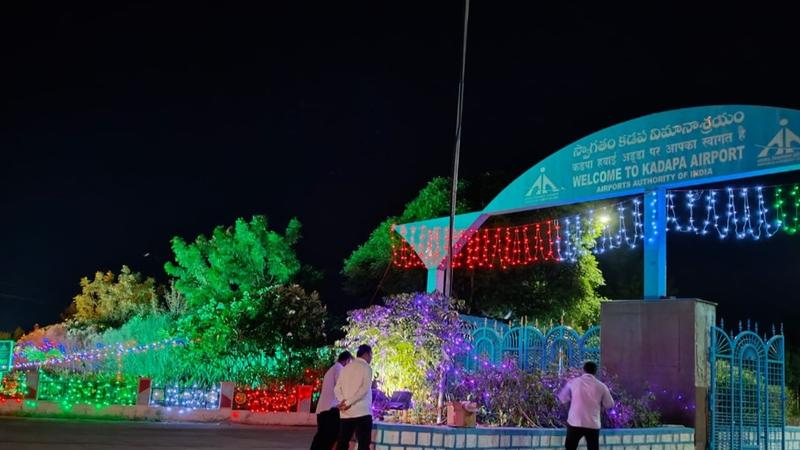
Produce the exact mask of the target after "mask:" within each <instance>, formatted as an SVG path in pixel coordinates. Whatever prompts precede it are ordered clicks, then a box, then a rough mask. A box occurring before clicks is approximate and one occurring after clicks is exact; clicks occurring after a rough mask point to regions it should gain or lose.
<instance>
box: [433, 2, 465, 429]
mask: <svg viewBox="0 0 800 450" xmlns="http://www.w3.org/2000/svg"><path fill="white" fill-rule="evenodd" d="M468 25H469V0H465V3H464V34H463V36H462V39H461V74H460V77H459V80H458V107H457V110H456V143H455V149H454V150H453V184H452V186H451V188H450V223H449V230H448V233H447V259H446V261H447V267H446V268H445V276H444V295H445V297H447V298H449V297H450V295H451V293H452V291H453V249H454V248H455V242H454V241H455V240H454V239H453V235H454V231H455V220H456V200H457V197H458V159H459V154H460V153H461V124H462V122H463V115H464V72H465V70H466V66H467V26H468ZM443 357H444V361H442V367H441V374H440V376H439V399H438V402H437V406H438V408H437V417H436V423H441V422H442V408H443V407H444V389H445V386H447V368H448V367H449V365H450V356H449V355H448V354H447V352H445V353H444V355H443Z"/></svg>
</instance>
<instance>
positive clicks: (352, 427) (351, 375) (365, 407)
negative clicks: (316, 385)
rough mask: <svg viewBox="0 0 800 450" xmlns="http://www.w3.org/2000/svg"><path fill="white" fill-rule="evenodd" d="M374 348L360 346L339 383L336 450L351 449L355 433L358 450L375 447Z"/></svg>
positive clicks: (335, 391) (367, 449)
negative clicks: (373, 424) (373, 410)
mask: <svg viewBox="0 0 800 450" xmlns="http://www.w3.org/2000/svg"><path fill="white" fill-rule="evenodd" d="M371 362H372V348H371V347H370V346H369V345H362V346H360V347H358V351H357V352H356V359H355V360H353V362H352V363H350V364H348V365H347V367H345V368H344V369H342V373H341V374H340V375H339V380H338V381H337V382H336V389H334V393H335V394H336V399H337V400H338V401H339V414H340V416H341V420H340V426H339V439H338V440H337V444H336V450H348V447H349V446H350V438H351V437H353V432H355V433H356V440H357V441H358V450H369V446H370V444H372V367H370V365H369V364H370V363H371Z"/></svg>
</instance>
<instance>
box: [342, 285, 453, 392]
mask: <svg viewBox="0 0 800 450" xmlns="http://www.w3.org/2000/svg"><path fill="white" fill-rule="evenodd" d="M384 304H385V306H379V305H373V306H370V307H369V308H366V309H358V310H355V311H351V312H350V314H349V317H348V319H347V325H346V326H345V331H346V336H345V338H344V339H343V340H342V341H341V342H339V343H338V344H339V346H341V347H345V348H350V349H351V350H352V349H353V348H355V347H357V346H358V345H360V344H369V345H371V346H372V347H373V349H374V354H373V361H372V367H373V368H374V370H375V374H376V377H378V378H379V381H380V382H381V383H382V385H383V389H384V390H385V391H386V392H388V393H391V392H394V391H396V390H408V391H411V392H412V393H413V396H414V399H415V401H416V402H417V403H428V404H435V402H436V398H435V395H436V393H437V392H438V380H439V376H440V370H442V369H444V370H450V369H452V368H453V367H452V366H453V364H454V361H457V360H458V359H459V358H461V357H463V356H464V355H465V354H467V353H468V352H469V344H468V341H469V339H468V331H467V330H466V327H465V326H464V324H463V322H462V321H461V319H460V318H459V315H458V313H459V311H460V310H462V309H463V306H464V303H463V302H462V301H460V300H455V299H452V298H447V297H445V296H444V295H441V294H438V293H434V294H424V293H417V294H401V295H396V296H391V297H387V298H385V299H384Z"/></svg>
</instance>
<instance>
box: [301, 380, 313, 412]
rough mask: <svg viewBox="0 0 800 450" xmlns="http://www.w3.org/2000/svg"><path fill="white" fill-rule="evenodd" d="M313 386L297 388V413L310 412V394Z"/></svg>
mask: <svg viewBox="0 0 800 450" xmlns="http://www.w3.org/2000/svg"><path fill="white" fill-rule="evenodd" d="M313 392H314V388H313V386H305V385H300V386H297V412H307V413H310V412H311V394H312V393H313Z"/></svg>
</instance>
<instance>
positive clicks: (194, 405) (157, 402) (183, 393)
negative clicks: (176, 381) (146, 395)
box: [150, 385, 220, 412]
mask: <svg viewBox="0 0 800 450" xmlns="http://www.w3.org/2000/svg"><path fill="white" fill-rule="evenodd" d="M219 398H220V387H219V386H214V387H212V388H210V389H203V388H200V387H198V386H197V385H194V386H191V387H188V386H178V385H173V386H170V387H154V388H153V389H152V391H151V393H150V406H163V407H167V408H173V407H177V408H180V409H181V410H180V412H184V411H186V410H193V409H217V408H219Z"/></svg>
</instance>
